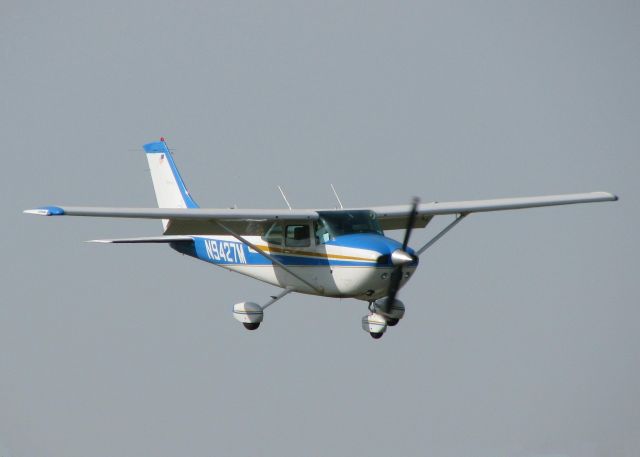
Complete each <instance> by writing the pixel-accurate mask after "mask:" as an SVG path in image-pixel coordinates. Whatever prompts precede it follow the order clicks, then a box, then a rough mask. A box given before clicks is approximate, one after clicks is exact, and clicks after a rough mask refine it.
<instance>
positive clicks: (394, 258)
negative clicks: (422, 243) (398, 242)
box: [391, 249, 413, 266]
mask: <svg viewBox="0 0 640 457" xmlns="http://www.w3.org/2000/svg"><path fill="white" fill-rule="evenodd" d="M411 262H413V256H411V254H409V253H408V252H405V251H403V250H402V249H396V250H395V251H393V252H392V253H391V263H392V264H394V265H395V266H401V265H406V264H408V263H411Z"/></svg>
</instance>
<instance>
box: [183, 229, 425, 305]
mask: <svg viewBox="0 0 640 457" xmlns="http://www.w3.org/2000/svg"><path fill="white" fill-rule="evenodd" d="M302 225H303V224H302V223H300V224H295V227H296V228H299V227H301V226H302ZM290 227H292V225H291V224H290V225H284V226H283V227H282V229H283V230H282V231H283V233H284V234H285V236H284V237H283V240H282V242H281V243H279V242H278V241H280V240H278V239H277V238H276V237H271V238H270V237H269V233H266V234H265V235H262V236H245V237H243V239H245V240H246V241H248V242H249V243H250V244H251V245H253V246H255V248H257V249H258V250H260V251H262V252H263V253H266V254H268V255H269V256H272V257H274V258H275V259H277V260H278V261H279V262H280V263H282V264H283V265H284V266H285V267H286V269H285V268H283V267H281V266H279V265H276V264H274V262H272V261H271V260H270V259H269V258H267V257H266V256H265V255H263V254H261V253H260V252H258V251H257V250H256V249H253V248H251V247H249V246H248V245H247V244H244V243H242V242H240V241H239V240H238V239H236V238H234V237H232V236H194V237H193V240H194V241H193V243H183V244H181V243H174V244H172V247H173V248H174V249H176V250H178V251H179V252H182V253H183V254H187V255H190V256H192V257H196V258H198V259H200V260H203V261H206V262H209V263H213V264H215V265H218V266H221V267H223V268H226V269H228V270H231V271H235V272H238V273H241V274H243V275H246V276H250V277H252V278H255V279H258V280H260V281H264V282H266V283H269V284H273V285H275V286H278V287H282V288H291V289H293V290H295V291H296V292H300V293H306V294H313V295H322V296H328V297H352V298H357V299H361V300H367V301H372V300H376V299H378V298H381V297H384V296H385V295H386V294H387V291H388V288H389V278H390V276H391V272H392V271H393V269H394V268H397V267H395V266H394V265H393V263H392V261H391V254H392V253H393V252H394V251H396V250H398V249H400V248H401V247H402V245H401V243H399V242H398V241H396V240H393V239H391V238H388V237H386V236H384V235H383V234H382V233H351V234H344V235H339V236H335V237H333V236H332V237H329V238H327V239H325V240H324V241H323V240H322V238H321V236H320V237H308V239H307V238H305V237H304V236H298V239H297V240H296V239H295V238H296V237H295V236H294V235H295V233H294V232H295V230H290ZM311 228H312V227H309V229H311ZM287 232H290V233H291V237H289V238H287V236H286V234H287ZM305 232H306V229H305ZM309 233H310V232H309ZM303 235H304V234H303ZM270 241H271V242H270ZM274 241H275V242H274ZM288 241H289V242H288ZM305 244H308V245H306V246H305ZM407 252H408V253H409V254H411V255H413V254H414V253H413V251H412V250H411V249H407ZM417 265H418V258H417V257H414V261H413V262H411V263H409V264H407V265H404V266H403V267H402V268H403V270H402V271H403V280H402V283H401V285H403V284H404V283H405V282H406V281H407V280H408V279H409V278H410V277H411V276H412V274H413V272H414V271H415V269H416V267H417ZM287 269H288V270H289V271H287ZM291 273H294V274H295V275H293V274H291ZM295 276H299V277H300V278H302V279H304V280H305V281H306V282H308V283H309V284H311V285H313V286H314V288H312V287H310V286H309V285H308V284H305V283H304V282H303V281H301V280H300V279H299V278H296V277H295Z"/></svg>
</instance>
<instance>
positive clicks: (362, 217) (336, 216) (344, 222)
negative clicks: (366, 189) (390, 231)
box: [314, 210, 382, 244]
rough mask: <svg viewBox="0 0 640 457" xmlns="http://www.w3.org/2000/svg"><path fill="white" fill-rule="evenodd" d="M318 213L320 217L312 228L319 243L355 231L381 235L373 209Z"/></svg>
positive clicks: (351, 233) (354, 232)
mask: <svg viewBox="0 0 640 457" xmlns="http://www.w3.org/2000/svg"><path fill="white" fill-rule="evenodd" d="M318 215H319V216H320V217H319V219H318V221H317V222H316V223H315V224H314V230H315V236H316V242H317V243H319V244H322V243H326V242H328V241H331V240H334V239H336V238H337V237H339V236H343V235H353V234H356V233H371V234H377V235H382V229H381V228H380V224H379V223H378V219H377V218H376V213H374V212H373V211H367V210H357V211H318Z"/></svg>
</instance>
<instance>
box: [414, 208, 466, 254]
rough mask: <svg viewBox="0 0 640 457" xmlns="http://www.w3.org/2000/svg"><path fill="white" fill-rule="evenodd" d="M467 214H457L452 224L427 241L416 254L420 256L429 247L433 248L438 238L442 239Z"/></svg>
mask: <svg viewBox="0 0 640 457" xmlns="http://www.w3.org/2000/svg"><path fill="white" fill-rule="evenodd" d="M467 214H469V213H460V214H458V216H457V217H456V218H455V219H454V221H453V222H451V223H450V224H449V225H447V226H446V227H445V228H443V229H442V230H441V231H440V233H438V234H437V235H436V236H434V237H433V238H431V240H429V242H428V243H427V244H425V245H424V246H422V247H421V248H420V249H418V250H417V251H416V254H418V255H421V254H422V253H423V252H424V251H426V250H427V249H429V248H430V247H431V246H433V245H434V244H435V243H436V241H438V240H439V239H440V238H442V237H443V236H444V235H445V234H446V233H447V232H448V231H449V230H451V229H452V228H453V227H455V226H456V225H457V224H458V223H459V222H460V221H461V220H462V219H464V218H465V217H467Z"/></svg>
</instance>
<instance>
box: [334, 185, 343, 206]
mask: <svg viewBox="0 0 640 457" xmlns="http://www.w3.org/2000/svg"><path fill="white" fill-rule="evenodd" d="M331 190H332V191H333V195H335V196H336V200H338V205H340V209H344V206H342V202H341V201H340V197H338V192H336V188H335V187H333V184H331Z"/></svg>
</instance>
